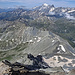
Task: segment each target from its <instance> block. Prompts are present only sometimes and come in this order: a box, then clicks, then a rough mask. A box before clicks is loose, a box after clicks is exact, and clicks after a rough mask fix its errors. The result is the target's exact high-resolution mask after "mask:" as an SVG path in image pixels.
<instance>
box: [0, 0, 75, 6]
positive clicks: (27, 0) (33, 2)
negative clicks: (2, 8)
mask: <svg viewBox="0 0 75 75" xmlns="http://www.w3.org/2000/svg"><path fill="white" fill-rule="evenodd" d="M72 1H73V2H72ZM0 2H14V3H15V2H16V3H17V4H20V3H21V4H23V5H25V6H26V7H34V6H39V5H42V4H43V3H47V4H50V5H52V4H54V5H55V6H56V7H74V6H75V5H74V3H75V0H0Z"/></svg>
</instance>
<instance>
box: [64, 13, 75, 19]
mask: <svg viewBox="0 0 75 75" xmlns="http://www.w3.org/2000/svg"><path fill="white" fill-rule="evenodd" d="M65 15H66V16H65V17H66V18H67V19H73V20H75V18H74V17H73V16H70V14H68V13H65Z"/></svg>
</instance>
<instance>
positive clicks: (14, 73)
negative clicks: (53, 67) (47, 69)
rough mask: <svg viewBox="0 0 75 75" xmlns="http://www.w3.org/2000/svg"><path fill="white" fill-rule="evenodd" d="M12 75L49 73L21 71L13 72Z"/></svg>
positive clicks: (42, 74) (43, 74)
mask: <svg viewBox="0 0 75 75" xmlns="http://www.w3.org/2000/svg"><path fill="white" fill-rule="evenodd" d="M11 75H49V74H45V73H43V72H36V71H35V72H26V73H20V72H13V73H12V74H11Z"/></svg>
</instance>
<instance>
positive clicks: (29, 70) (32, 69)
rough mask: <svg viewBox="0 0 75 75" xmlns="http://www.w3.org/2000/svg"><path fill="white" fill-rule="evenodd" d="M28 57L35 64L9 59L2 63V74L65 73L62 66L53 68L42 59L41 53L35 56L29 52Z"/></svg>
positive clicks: (57, 74)
mask: <svg viewBox="0 0 75 75" xmlns="http://www.w3.org/2000/svg"><path fill="white" fill-rule="evenodd" d="M28 58H29V59H30V60H31V61H32V60H33V65H25V64H21V63H19V62H15V63H11V62H9V61H7V60H4V61H2V63H1V65H0V71H1V74H0V75H60V74H61V75H65V72H64V70H63V69H62V68H61V67H55V68H52V67H50V66H48V65H47V63H45V62H44V61H43V59H42V56H41V55H38V56H37V57H34V56H33V55H31V54H29V55H28Z"/></svg>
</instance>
